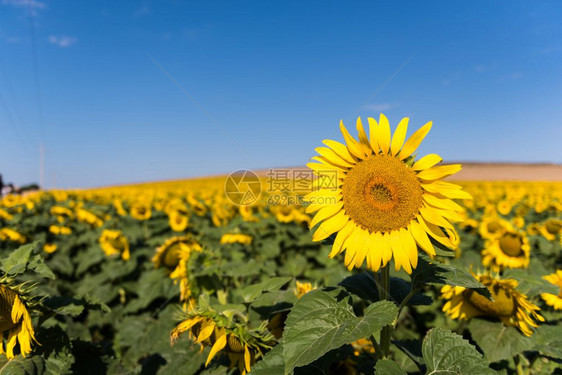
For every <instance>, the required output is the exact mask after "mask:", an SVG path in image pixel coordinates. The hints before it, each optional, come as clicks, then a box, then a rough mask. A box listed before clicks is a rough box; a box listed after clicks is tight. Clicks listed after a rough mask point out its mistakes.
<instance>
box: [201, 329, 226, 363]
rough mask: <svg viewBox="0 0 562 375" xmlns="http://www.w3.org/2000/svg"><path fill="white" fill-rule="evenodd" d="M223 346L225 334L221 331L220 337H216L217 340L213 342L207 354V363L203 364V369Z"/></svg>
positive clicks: (224, 344)
mask: <svg viewBox="0 0 562 375" xmlns="http://www.w3.org/2000/svg"><path fill="white" fill-rule="evenodd" d="M225 346H226V333H225V332H224V331H221V335H220V336H219V337H217V340H216V341H215V343H214V344H213V347H212V348H211V351H210V352H209V356H208V357H207V361H206V362H205V367H207V366H208V365H209V362H211V360H212V359H213V357H214V356H215V355H217V353H218V352H220V351H221V350H223V349H224V347H225Z"/></svg>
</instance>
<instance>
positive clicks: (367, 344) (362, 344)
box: [351, 339, 375, 357]
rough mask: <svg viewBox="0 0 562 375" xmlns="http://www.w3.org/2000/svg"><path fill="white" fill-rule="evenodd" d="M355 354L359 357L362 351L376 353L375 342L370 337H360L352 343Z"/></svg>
mask: <svg viewBox="0 0 562 375" xmlns="http://www.w3.org/2000/svg"><path fill="white" fill-rule="evenodd" d="M351 346H352V347H353V355H354V356H356V357H358V356H360V355H361V354H362V353H368V354H375V348H374V346H373V342H372V341H371V340H369V339H359V340H357V341H354V342H352V343H351Z"/></svg>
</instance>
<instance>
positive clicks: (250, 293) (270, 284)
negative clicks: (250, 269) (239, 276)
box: [240, 277, 291, 302]
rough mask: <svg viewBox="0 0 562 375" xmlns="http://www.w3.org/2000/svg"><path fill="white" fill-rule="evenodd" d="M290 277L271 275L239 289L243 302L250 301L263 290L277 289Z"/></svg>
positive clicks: (263, 291)
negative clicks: (259, 281)
mask: <svg viewBox="0 0 562 375" xmlns="http://www.w3.org/2000/svg"><path fill="white" fill-rule="evenodd" d="M290 280H291V277H271V278H269V279H266V280H264V281H262V282H261V283H258V284H254V285H250V286H248V287H246V288H244V289H242V290H241V291H240V294H241V295H242V298H243V299H244V302H252V301H254V300H255V299H256V298H258V297H259V296H261V295H262V294H263V293H265V292H271V291H274V290H279V289H280V288H281V287H282V286H283V285H285V284H286V283H288V282H289V281H290Z"/></svg>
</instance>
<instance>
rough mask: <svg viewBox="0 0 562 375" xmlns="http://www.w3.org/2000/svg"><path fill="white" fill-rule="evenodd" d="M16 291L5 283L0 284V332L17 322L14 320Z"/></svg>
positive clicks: (10, 327)
mask: <svg viewBox="0 0 562 375" xmlns="http://www.w3.org/2000/svg"><path fill="white" fill-rule="evenodd" d="M15 299H16V293H15V292H14V291H13V290H11V289H10V288H7V287H5V286H3V285H0V332H5V331H9V330H10V329H12V328H14V326H15V325H16V324H14V322H13V321H12V307H13V306H14V300H15Z"/></svg>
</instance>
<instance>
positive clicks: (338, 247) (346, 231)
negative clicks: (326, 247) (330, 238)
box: [328, 220, 355, 259]
mask: <svg viewBox="0 0 562 375" xmlns="http://www.w3.org/2000/svg"><path fill="white" fill-rule="evenodd" d="M354 227H355V224H353V221H351V220H350V221H348V222H347V224H345V226H344V227H343V228H342V229H341V230H340V231H339V232H338V234H337V236H336V239H335V240H334V244H333V245H332V251H330V254H328V258H330V259H331V258H333V257H335V256H336V255H338V254H339V253H341V252H342V251H343V250H345V246H344V245H345V242H346V240H347V238H348V237H349V235H350V234H351V232H352V231H353V229H354Z"/></svg>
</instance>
